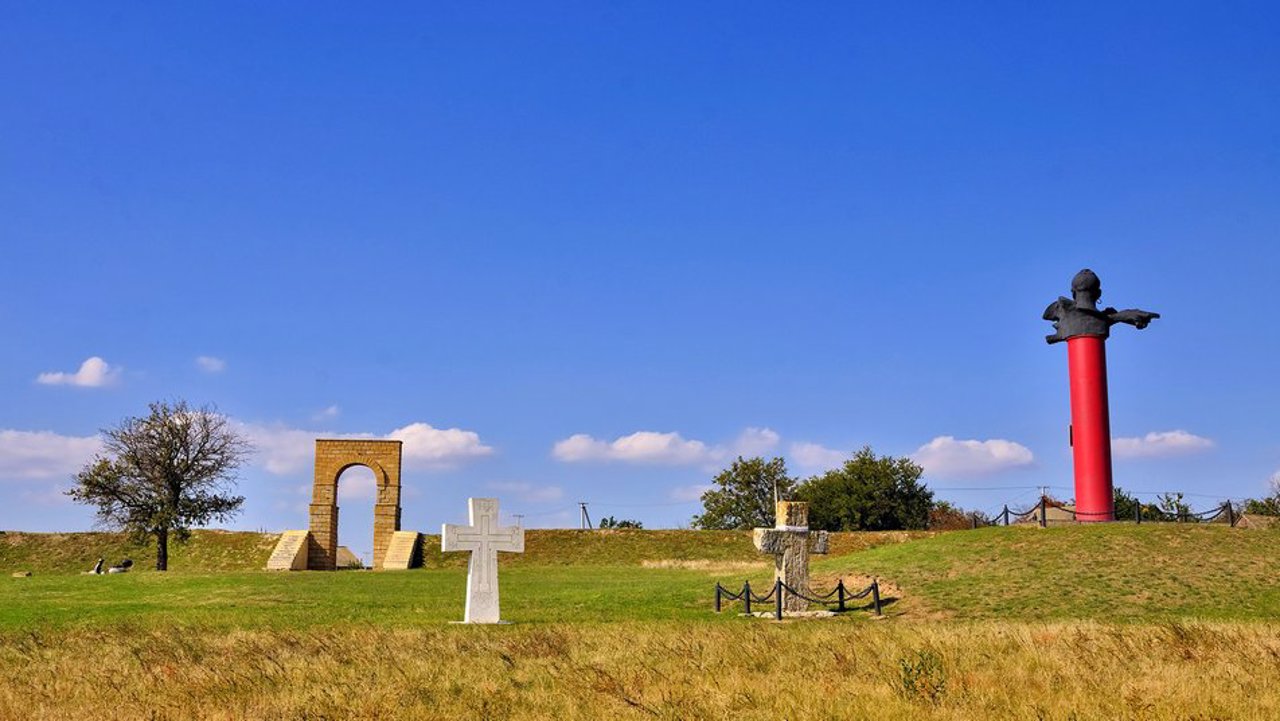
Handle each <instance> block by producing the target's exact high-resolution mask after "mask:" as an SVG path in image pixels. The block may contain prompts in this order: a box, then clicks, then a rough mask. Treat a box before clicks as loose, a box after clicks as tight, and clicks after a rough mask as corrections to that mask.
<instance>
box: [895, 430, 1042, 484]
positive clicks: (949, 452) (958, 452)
mask: <svg viewBox="0 0 1280 721" xmlns="http://www.w3.org/2000/svg"><path fill="white" fill-rule="evenodd" d="M911 457H912V460H914V461H915V462H916V463H919V464H920V465H921V466H922V467H924V470H925V472H926V473H928V474H930V475H935V476H944V477H965V476H984V475H989V474H992V473H998V472H1000V471H1005V470H1009V469H1011V468H1018V467H1021V466H1028V465H1031V463H1032V462H1033V461H1034V460H1035V456H1034V455H1033V454H1032V453H1031V449H1029V448H1027V447H1026V446H1024V445H1022V444H1020V443H1015V442H1013V441H1006V440H1002V439H999V438H993V439H991V440H986V441H976V440H957V439H955V438H953V437H951V436H938V437H937V438H934V439H933V440H931V441H929V442H928V443H926V444H924V445H923V446H920V448H918V449H917V450H916V452H915V453H913V454H912V456H911Z"/></svg>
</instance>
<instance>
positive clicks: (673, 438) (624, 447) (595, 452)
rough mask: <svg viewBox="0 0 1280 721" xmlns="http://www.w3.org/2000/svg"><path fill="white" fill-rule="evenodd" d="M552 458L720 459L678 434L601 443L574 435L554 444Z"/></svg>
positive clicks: (641, 435) (685, 461) (668, 461)
mask: <svg viewBox="0 0 1280 721" xmlns="http://www.w3.org/2000/svg"><path fill="white" fill-rule="evenodd" d="M551 452H552V455H554V456H555V457H556V458H557V459H559V460H561V461H564V462H566V463H578V462H582V461H623V462H626V463H655V464H668V465H692V464H698V463H707V462H709V461H713V460H715V459H716V458H718V457H721V456H722V455H723V453H718V452H717V451H715V450H714V449H712V448H710V447H708V446H707V444H705V443H703V442H702V441H691V440H686V439H684V438H682V437H681V436H680V434H679V433H657V432H654V431H637V432H635V433H632V434H631V435H629V436H621V437H619V438H617V439H615V440H613V441H602V440H597V439H595V438H592V437H591V436H589V435H587V434H585V433H578V434H576V435H572V436H569V437H568V438H566V439H564V440H562V441H559V442H558V443H556V445H555V447H554V448H553V449H552V451H551Z"/></svg>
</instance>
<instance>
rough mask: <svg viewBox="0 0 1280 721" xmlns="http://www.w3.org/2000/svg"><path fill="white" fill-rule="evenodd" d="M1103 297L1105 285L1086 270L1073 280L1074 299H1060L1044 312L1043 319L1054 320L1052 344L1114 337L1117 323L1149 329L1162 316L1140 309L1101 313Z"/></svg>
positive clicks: (1107, 309) (1109, 310) (1102, 311)
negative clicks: (1085, 337) (1096, 337)
mask: <svg viewBox="0 0 1280 721" xmlns="http://www.w3.org/2000/svg"><path fill="white" fill-rule="evenodd" d="M1101 297H1102V282H1101V281H1099V280H1098V276H1097V274H1095V273H1094V272H1093V271H1092V270H1089V269H1088V268H1085V269H1084V270H1082V271H1080V272H1079V273H1076V277H1074V278H1072V279H1071V298H1058V299H1057V300H1055V301H1054V302H1053V303H1052V304H1050V305H1049V307H1048V308H1045V310H1044V319H1045V320H1051V321H1053V327H1054V329H1055V332H1054V333H1053V334H1052V335H1047V336H1045V340H1046V341H1048V342H1049V343H1061V342H1062V341H1064V340H1066V339H1068V338H1072V337H1075V336H1078V335H1096V336H1101V337H1103V338H1106V337H1108V336H1109V335H1111V326H1113V325H1115V324H1116V323H1128V324H1129V325H1131V326H1134V327H1136V328H1146V327H1147V324H1149V323H1150V322H1151V321H1152V320H1154V319H1155V318H1159V317H1160V314H1159V313H1152V312H1151V311H1146V310H1138V309H1136V308H1134V309H1130V310H1116V309H1115V308H1104V309H1102V310H1098V299H1099V298H1101Z"/></svg>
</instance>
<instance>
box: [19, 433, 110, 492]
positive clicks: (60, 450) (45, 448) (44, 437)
mask: <svg viewBox="0 0 1280 721" xmlns="http://www.w3.org/2000/svg"><path fill="white" fill-rule="evenodd" d="M100 450H102V440H101V439H100V438H98V437H97V436H63V435H59V434H57V433H53V432H51V431H13V430H0V480H42V479H46V478H59V479H65V478H69V477H70V476H72V475H74V474H75V473H76V472H78V471H79V470H80V469H81V468H83V467H84V465H85V464H86V463H88V462H89V461H90V460H92V459H93V456H94V455H95V454H96V453H98V452H99V451H100Z"/></svg>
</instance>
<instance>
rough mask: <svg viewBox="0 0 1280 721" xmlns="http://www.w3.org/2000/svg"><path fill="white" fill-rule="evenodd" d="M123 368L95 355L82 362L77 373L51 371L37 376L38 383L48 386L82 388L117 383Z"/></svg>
mask: <svg viewBox="0 0 1280 721" xmlns="http://www.w3.org/2000/svg"><path fill="white" fill-rule="evenodd" d="M121 370H122V369H121V368H119V367H118V366H112V365H110V364H109V363H107V362H106V361H105V360H103V359H101V358H99V357H98V356H93V357H91V358H88V359H86V360H85V362H83V363H81V364H80V369H79V370H77V371H76V372H75V373H63V372H61V371H49V372H47V373H41V374H40V375H38V376H36V383H40V384H41V385H47V386H79V387H81V388H102V387H104V386H110V385H115V384H116V383H117V382H119V380H120V373H121Z"/></svg>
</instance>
